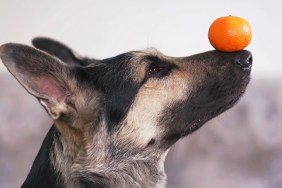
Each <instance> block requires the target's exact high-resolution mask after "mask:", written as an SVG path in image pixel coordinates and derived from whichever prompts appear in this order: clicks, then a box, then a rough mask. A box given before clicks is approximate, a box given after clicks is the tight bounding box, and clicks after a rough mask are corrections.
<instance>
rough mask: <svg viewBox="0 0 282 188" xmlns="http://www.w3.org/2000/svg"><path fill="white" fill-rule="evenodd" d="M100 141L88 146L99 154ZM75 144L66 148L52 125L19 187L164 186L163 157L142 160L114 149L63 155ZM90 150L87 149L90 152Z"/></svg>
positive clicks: (135, 155) (134, 155) (139, 157)
mask: <svg viewBox="0 0 282 188" xmlns="http://www.w3.org/2000/svg"><path fill="white" fill-rule="evenodd" d="M105 138H106V137H105ZM93 142H95V139H94V140H93ZM102 142H103V141H100V142H98V143H97V142H96V144H95V145H94V146H93V144H91V145H92V147H97V150H96V151H98V149H99V147H101V146H100V145H99V143H101V144H102ZM76 144H77V143H73V144H71V143H70V144H67V145H66V143H65V142H63V141H62V138H61V135H60V132H59V131H58V130H57V128H56V127H55V126H52V128H51V129H50V131H49V132H48V134H47V136H46V138H45V140H44V142H43V144H42V146H41V149H40V151H39V153H38V155H37V157H36V159H35V161H34V163H33V166H32V168H31V171H30V173H29V175H28V177H27V179H26V180H25V182H24V184H23V185H22V188H26V187H42V188H45V187H46V188H47V187H48V188H49V187H54V188H60V187H68V188H75V187H76V188H80V187H82V188H84V187H98V188H99V187H125V188H126V187H159V188H160V187H165V183H166V174H165V172H164V159H165V155H162V156H161V157H153V158H152V157H144V156H141V155H138V154H136V153H135V154H133V153H130V152H122V149H120V148H115V147H114V146H111V147H109V148H111V149H109V150H104V151H105V152H97V153H96V154H95V153H91V154H90V153H88V152H87V149H82V150H80V151H79V152H73V153H72V152H65V151H69V150H72V151H74V150H75V149H74V148H73V145H76ZM103 144H104V143H103ZM70 147H72V148H70ZM86 148H87V147H86ZM88 148H89V147H88ZM93 149H94V148H89V150H91V151H93ZM100 150H101V148H100V149H99V151H100ZM110 150H111V151H110ZM94 151H95V150H94Z"/></svg>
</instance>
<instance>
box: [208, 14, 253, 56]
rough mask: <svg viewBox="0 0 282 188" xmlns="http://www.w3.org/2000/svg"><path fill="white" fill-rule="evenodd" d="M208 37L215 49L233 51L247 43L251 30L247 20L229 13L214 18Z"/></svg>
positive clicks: (242, 47) (240, 48)
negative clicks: (228, 14)
mask: <svg viewBox="0 0 282 188" xmlns="http://www.w3.org/2000/svg"><path fill="white" fill-rule="evenodd" d="M208 37H209V41H210V43H211V45H212V46H213V47H214V48H215V49H217V50H219V51H223V52H234V51H239V50H242V49H244V48H245V47H247V46H248V45H249V43H250V42H251V39H252V30H251V26H250V24H249V23H248V21H247V20H245V19H244V18H240V17H237V16H231V15H230V16H224V17H220V18H218V19H216V20H215V21H214V22H213V23H212V24H211V26H210V28H209V33H208Z"/></svg>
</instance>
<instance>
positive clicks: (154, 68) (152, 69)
mask: <svg viewBox="0 0 282 188" xmlns="http://www.w3.org/2000/svg"><path fill="white" fill-rule="evenodd" d="M163 69H164V67H160V66H157V65H156V64H154V63H152V64H151V65H150V67H149V72H148V74H149V75H150V76H151V75H153V74H157V73H158V72H160V71H162V70H163Z"/></svg>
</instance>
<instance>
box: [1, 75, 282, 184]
mask: <svg viewBox="0 0 282 188" xmlns="http://www.w3.org/2000/svg"><path fill="white" fill-rule="evenodd" d="M0 82H1V88H2V90H1V92H0V150H1V152H0V187H3V188H4V187H5V188H16V187H20V185H21V183H22V182H23V181H24V179H25V177H26V175H27V173H28V171H29V169H30V167H31V165H32V162H33V160H34V158H35V156H36V154H37V152H38V150H39V147H40V145H41V142H42V140H43V139H44V137H45V134H46V133H47V131H48V130H49V128H50V125H51V124H52V122H51V120H50V119H49V118H48V116H47V114H46V112H45V111H44V110H43V108H42V107H41V106H40V105H39V103H38V102H37V101H36V100H35V99H34V98H33V97H32V96H29V95H28V94H27V92H26V91H24V89H23V88H21V86H19V84H18V83H17V82H16V81H15V79H14V78H12V76H10V75H1V74H0ZM281 85H282V81H279V80H275V81H273V80H253V81H252V83H251V84H250V86H249V89H248V92H247V93H246V95H245V97H244V98H243V99H242V100H241V101H240V102H239V104H238V105H237V106H236V107H235V108H233V109H231V110H229V111H228V112H226V113H224V114H223V115H221V116H220V117H219V118H216V119H214V120H212V121H210V122H209V123H207V124H206V125H205V127H204V128H202V129H200V130H199V131H197V132H195V133H193V134H192V135H190V136H188V137H187V138H185V139H182V140H181V141H179V142H178V143H177V144H176V145H175V146H174V147H173V148H172V149H171V150H170V152H169V155H168V157H167V160H166V171H167V174H168V187H169V188H187V187H193V188H210V187H218V188H225V187H228V188H233V187H234V188H238V187H240V188H251V187H255V188H278V187H282V147H281V145H282V98H281V96H282V88H281V87H280V86H281Z"/></svg>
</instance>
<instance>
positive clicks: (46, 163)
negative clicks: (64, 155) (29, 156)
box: [21, 125, 63, 188]
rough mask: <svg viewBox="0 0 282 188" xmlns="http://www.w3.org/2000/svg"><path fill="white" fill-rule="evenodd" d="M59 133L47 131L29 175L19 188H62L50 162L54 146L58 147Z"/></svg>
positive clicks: (52, 128)
mask: <svg viewBox="0 0 282 188" xmlns="http://www.w3.org/2000/svg"><path fill="white" fill-rule="evenodd" d="M59 137H60V133H59V132H58V130H57V129H56V128H55V127H54V125H53V126H52V127H51V129H50V130H49V132H48V134H47V136H46V137H45V139H44V141H43V144H42V146H41V148H40V150H39V152H38V154H37V156H36V158H35V160H34V162H33V165H32V168H31V170H30V173H29V174H28V176H27V178H26V180H25V182H24V183H23V185H22V186H21V188H34V187H40V188H52V187H56V188H63V182H60V180H61V178H60V176H61V175H60V174H58V173H57V172H56V171H55V169H54V167H53V165H52V164H51V161H50V156H51V155H54V157H55V155H56V154H55V153H54V151H53V149H54V145H55V144H57V145H60V139H59Z"/></svg>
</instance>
